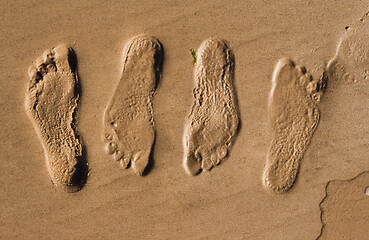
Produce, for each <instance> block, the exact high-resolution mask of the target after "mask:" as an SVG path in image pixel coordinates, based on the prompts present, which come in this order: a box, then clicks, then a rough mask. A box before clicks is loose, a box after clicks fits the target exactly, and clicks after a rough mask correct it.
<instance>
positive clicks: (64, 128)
mask: <svg viewBox="0 0 369 240" xmlns="http://www.w3.org/2000/svg"><path fill="white" fill-rule="evenodd" d="M29 77H30V79H29V82H28V89H27V93H26V102H25V107H26V111H27V113H28V116H29V118H30V119H31V121H32V123H33V125H34V127H35V129H36V131H37V134H38V137H39V138H40V140H41V143H42V146H43V148H44V151H45V157H46V165H47V168H48V171H49V174H50V176H51V179H52V181H53V183H54V184H55V185H56V186H60V187H62V188H64V189H65V190H66V191H69V192H73V191H77V190H79V189H80V188H81V187H82V186H83V185H84V183H85V181H86V178H87V163H86V162H85V160H84V159H83V158H82V152H83V151H82V145H81V142H80V140H79V139H78V137H77V136H76V130H75V125H74V121H75V112H76V109H77V105H78V99H79V87H78V75H77V58H76V55H75V53H74V51H73V50H72V49H71V48H67V47H66V46H63V45H61V46H58V47H56V48H53V49H51V50H50V51H46V52H45V53H44V55H43V57H41V58H40V59H38V60H37V61H36V66H32V67H31V68H30V69H29Z"/></svg>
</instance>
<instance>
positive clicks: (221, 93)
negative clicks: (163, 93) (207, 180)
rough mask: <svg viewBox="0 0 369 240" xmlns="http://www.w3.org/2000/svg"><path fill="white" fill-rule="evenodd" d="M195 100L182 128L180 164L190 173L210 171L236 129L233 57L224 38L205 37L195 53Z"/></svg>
mask: <svg viewBox="0 0 369 240" xmlns="http://www.w3.org/2000/svg"><path fill="white" fill-rule="evenodd" d="M196 57H197V59H196V62H195V64H196V67H195V72H194V78H195V80H196V87H195V88H194V90H193V93H194V97H195V99H196V100H195V103H194V105H193V107H192V110H191V113H190V120H189V123H188V126H186V130H185V150H184V152H185V157H184V162H183V166H184V168H185V170H186V172H187V173H188V174H190V175H196V174H198V173H200V172H201V171H203V170H205V171H207V170H210V169H211V168H212V167H213V166H215V165H218V164H219V163H220V162H221V161H222V160H223V159H224V158H225V157H226V156H227V154H228V149H229V148H230V146H231V144H232V143H233V140H234V138H235V135H236V131H237V128H238V122H239V117H238V108H237V104H236V102H237V99H236V95H235V89H234V86H233V75H234V56H233V53H232V52H231V50H230V49H229V46H228V44H227V43H226V42H225V41H224V40H215V39H208V40H206V41H204V42H203V43H202V44H201V46H200V48H199V50H198V53H196Z"/></svg>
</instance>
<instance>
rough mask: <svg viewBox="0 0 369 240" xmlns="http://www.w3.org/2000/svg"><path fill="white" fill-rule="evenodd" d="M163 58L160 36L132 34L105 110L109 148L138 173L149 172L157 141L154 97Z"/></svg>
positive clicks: (121, 163) (105, 137)
mask: <svg viewBox="0 0 369 240" xmlns="http://www.w3.org/2000/svg"><path fill="white" fill-rule="evenodd" d="M162 59H163V48H162V45H161V43H160V42H159V40H158V39H156V38H154V37H148V36H136V37H134V38H132V39H131V40H130V41H129V42H128V44H127V46H126V48H125V55H124V61H123V64H124V65H123V73H122V76H121V79H120V81H119V83H118V86H117V88H116V90H115V93H114V95H113V97H112V99H111V100H110V103H109V105H108V107H107V108H106V110H105V113H104V120H103V122H104V142H105V144H106V145H105V149H106V152H107V153H108V154H110V155H112V156H113V159H114V160H115V161H118V162H119V163H120V165H121V166H122V167H123V168H128V167H129V166H131V167H132V169H133V171H134V172H135V173H136V174H138V175H143V174H145V173H146V171H145V169H147V166H148V165H149V162H150V158H151V149H152V146H153V144H154V141H155V130H154V120H153V106H152V100H153V95H154V93H155V90H156V88H157V84H158V81H159V79H160V74H161V66H162Z"/></svg>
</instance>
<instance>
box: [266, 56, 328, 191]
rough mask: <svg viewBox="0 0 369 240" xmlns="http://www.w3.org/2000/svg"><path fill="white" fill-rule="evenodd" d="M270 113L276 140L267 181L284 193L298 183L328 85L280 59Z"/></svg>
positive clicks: (268, 165) (273, 189) (270, 150)
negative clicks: (300, 169) (319, 107)
mask: <svg viewBox="0 0 369 240" xmlns="http://www.w3.org/2000/svg"><path fill="white" fill-rule="evenodd" d="M272 84H273V86H272V90H271V92H270V96H269V105H268V114H269V122H270V125H271V129H272V132H273V140H272V143H271V146H270V149H269V152H268V156H267V162H266V166H265V169H264V175H263V182H264V185H265V187H266V188H268V189H270V190H272V191H274V192H278V193H282V192H285V191H287V190H289V189H290V188H291V187H292V185H293V183H294V182H295V179H296V176H297V173H298V171H299V166H300V162H301V159H302V157H303V154H304V152H305V150H306V147H307V146H308V144H309V143H310V140H311V137H312V135H313V133H314V131H315V129H316V127H317V125H318V122H319V109H318V104H319V102H320V98H321V96H322V93H323V91H324V89H325V86H326V77H325V75H323V76H322V77H321V79H319V80H318V81H316V80H313V79H312V77H311V75H308V74H307V73H306V70H305V68H304V67H300V66H295V64H294V63H293V62H292V61H291V60H289V59H281V60H279V62H278V64H277V66H276V68H275V70H274V74H273V80H272Z"/></svg>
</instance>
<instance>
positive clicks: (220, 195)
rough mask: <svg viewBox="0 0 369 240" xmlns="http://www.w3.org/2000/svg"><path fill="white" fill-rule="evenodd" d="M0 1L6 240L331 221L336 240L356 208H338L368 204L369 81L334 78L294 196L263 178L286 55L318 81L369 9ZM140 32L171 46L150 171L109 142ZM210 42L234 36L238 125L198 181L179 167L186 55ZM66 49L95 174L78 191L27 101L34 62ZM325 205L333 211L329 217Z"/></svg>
mask: <svg viewBox="0 0 369 240" xmlns="http://www.w3.org/2000/svg"><path fill="white" fill-rule="evenodd" d="M1 9H2V10H1V11H2V14H1V16H0V18H1V21H0V22H1V25H0V39H1V43H2V44H0V52H1V53H2V54H1V55H0V66H1V69H0V89H1V94H0V103H1V104H0V123H1V124H0V139H1V140H2V145H1V146H0V160H1V161H0V185H1V191H0V203H1V204H0V216H1V218H0V219H1V220H0V232H1V237H0V238H2V239H78V238H80V239H115V238H119V239H122V238H123V239H169V238H170V239H316V238H318V236H319V235H320V234H321V229H322V226H323V225H322V222H323V223H324V224H325V226H326V228H323V231H325V229H326V231H327V233H326V234H325V235H324V234H322V235H321V236H322V238H323V236H324V237H326V238H325V239H335V238H336V237H335V236H334V235H331V236H329V235H328V234H329V233H330V232H333V233H334V230H333V231H332V229H335V228H336V227H337V222H339V221H340V219H341V218H342V217H344V218H345V216H348V215H345V214H344V210H342V213H343V214H337V215H332V214H330V212H331V211H333V210H334V211H341V210H339V209H342V206H346V205H347V204H351V203H352V202H353V201H358V205H357V206H359V205H360V204H364V205H365V204H366V202H367V201H368V200H367V199H369V196H367V195H365V189H366V187H367V186H369V182H367V181H366V179H367V178H365V177H361V178H360V179H363V180H360V181H350V179H353V178H354V177H356V176H358V175H359V174H360V173H362V172H364V171H367V170H369V165H368V142H369V137H368V136H369V134H368V133H369V129H368V124H367V123H368V118H369V109H368V99H369V91H368V82H367V80H366V81H353V80H352V81H351V80H350V79H349V81H330V82H328V84H327V88H326V91H325V93H324V96H323V97H322V99H321V101H320V103H319V110H320V121H319V125H318V127H317V128H316V130H315V132H314V135H313V137H312V138H311V142H310V144H309V146H308V147H307V148H306V151H305V152H304V156H303V158H302V160H301V165H300V170H299V173H298V176H297V179H296V181H295V182H294V185H293V186H292V188H291V189H290V190H289V191H287V192H286V193H282V194H278V193H273V192H270V191H268V190H267V189H266V188H265V187H264V185H263V181H262V176H263V171H264V167H265V164H266V159H267V154H268V149H269V147H270V143H271V142H272V140H273V133H272V130H271V127H270V123H269V119H268V98H269V93H270V90H271V88H272V75H273V71H274V67H275V65H276V64H277V62H278V60H279V59H282V58H284V57H288V58H291V59H293V60H294V62H296V63H298V64H301V65H303V66H305V67H306V69H307V71H308V72H309V73H310V74H311V75H312V77H313V78H314V79H318V78H319V77H320V76H321V75H322V73H323V71H324V67H325V66H327V64H328V62H330V60H331V59H332V58H333V57H334V56H335V54H336V49H337V45H338V43H339V41H340V38H341V37H342V36H343V35H344V33H345V32H346V31H347V30H346V29H345V27H347V26H354V25H353V23H355V22H357V21H358V20H359V19H360V18H361V17H362V16H363V15H364V14H365V13H366V12H367V11H368V6H367V2H366V1H349V2H347V1H338V2H331V1H323V2H322V1H310V2H306V1H286V0H284V1H280V2H278V3H274V2H267V3H266V2H260V1H252V2H248V3H247V4H245V3H243V2H242V1H228V2H218V1H200V2H199V1H189V2H183V3H182V2H178V3H174V2H173V1H158V2H151V1H142V2H139V3H137V2H136V1H126V2H124V3H119V4H116V3H114V4H113V3H108V2H104V3H99V2H97V1H83V2H79V3H75V4H71V3H69V2H66V1H65V2H64V1H62V2H60V1H59V2H58V3H51V2H50V3H40V2H37V1H27V2H24V1H11V2H9V1H2V8H1ZM367 21H368V20H367ZM363 31H365V29H364V30H363ZM366 31H368V29H367V28H366ZM140 34H146V35H148V36H155V37H156V38H158V39H159V40H160V42H161V44H162V47H163V49H164V56H163V66H162V78H161V79H160V82H159V84H158V86H157V89H156V94H155V96H154V98H153V100H152V101H153V117H154V122H155V131H156V138H155V144H154V146H153V149H152V155H153V160H154V162H153V166H152V168H151V170H150V172H149V174H147V175H145V176H138V175H136V174H135V173H134V172H133V171H127V170H125V169H122V168H121V167H120V166H119V164H117V162H116V161H114V160H113V159H112V157H111V156H109V155H108V154H106V152H105V144H104V142H103V141H102V139H101V136H103V134H104V131H103V116H104V111H105V109H106V108H107V106H108V104H109V101H110V99H111V98H112V96H113V94H114V92H115V89H116V86H117V84H118V81H119V79H120V78H121V76H122V70H123V69H122V68H123V63H122V59H123V55H124V47H125V45H126V44H127V42H128V41H129V40H130V39H131V38H132V37H134V36H137V35H140ZM366 34H367V33H366ZM209 38H216V39H223V40H226V41H227V42H228V43H229V47H230V49H231V50H232V52H233V54H234V59H235V66H234V87H235V92H236V94H237V100H238V108H239V118H240V123H241V125H240V127H239V130H238V133H237V137H236V138H235V141H234V144H233V145H232V149H231V153H230V154H229V156H228V157H227V158H226V159H224V160H223V161H222V162H221V163H220V164H219V165H218V166H217V167H214V168H213V169H212V170H211V171H204V172H202V173H201V174H199V175H196V176H189V175H188V174H187V173H186V171H185V170H184V169H183V164H182V163H183V156H184V151H185V149H184V147H183V133H184V129H185V121H186V119H188V116H189V114H190V110H191V107H192V105H193V102H194V97H193V93H192V91H193V89H194V87H195V82H194V66H193V57H192V55H191V51H190V49H191V48H193V49H196V48H198V47H199V46H200V45H201V43H202V42H203V41H204V40H206V39H209ZM60 44H66V45H68V46H70V47H72V48H73V49H74V51H75V53H76V56H77V59H78V76H79V84H80V98H79V106H78V111H77V112H78V113H77V116H76V126H77V129H78V134H79V135H80V136H81V141H82V143H83V147H84V156H85V158H86V160H87V162H88V168H89V175H88V177H87V181H86V184H85V185H84V186H83V188H82V189H81V190H80V191H78V192H75V193H67V192H64V191H60V190H58V188H56V187H55V186H54V185H53V184H52V183H51V178H50V175H49V173H48V170H47V166H46V164H45V156H44V149H43V147H42V145H41V142H40V141H39V138H38V136H37V133H36V131H35V129H34V126H33V124H32V122H31V121H30V120H29V118H28V116H27V113H26V110H25V107H24V102H25V99H26V91H27V84H28V82H29V76H28V68H29V67H30V66H32V65H34V64H35V63H34V62H33V61H35V59H37V58H38V57H39V56H40V55H42V53H43V52H44V51H45V50H47V49H52V48H53V47H56V46H58V45H60ZM350 67H352V66H351V65H350ZM366 175H367V174H366ZM366 175H365V174H364V175H362V176H366ZM336 180H343V181H342V182H341V181H336ZM345 180H348V182H349V184H347V183H346V182H345ZM328 182H334V184H332V186H334V189H333V188H332V187H331V188H329V186H328V187H327V184H328ZM341 185H342V187H341ZM347 188H350V191H348V192H349V194H350V196H352V197H351V198H345V197H344V196H345V194H337V195H336V196H337V199H336V200H335V201H330V200H329V199H331V198H329V197H326V196H329V193H330V192H329V191H328V190H329V189H331V190H333V191H334V190H335V189H347ZM326 189H327V191H328V195H327V192H326ZM355 189H358V190H360V192H361V193H357V192H352V191H355ZM360 194H362V195H360ZM357 196H358V197H357ZM356 197H357V198H356ZM364 197H366V198H364ZM324 198H326V199H328V200H327V201H326V204H325V205H324V204H323V205H322V204H321V202H322V200H323V199H324ZM340 198H342V199H340ZM358 199H359V200H358ZM360 206H361V205H360ZM324 209H327V211H328V213H327V214H326V216H329V217H327V218H324V217H322V219H321V211H322V210H324ZM337 209H338V210H337ZM360 211H361V210H360V207H359V208H352V210H350V216H351V219H352V221H347V222H345V223H346V224H347V225H346V227H347V229H350V226H349V224H353V225H355V231H356V232H355V235H352V236H359V239H360V237H361V236H362V237H363V238H362V239H365V237H366V236H367V234H368V233H367V232H365V231H367V230H366V229H367V225H365V223H363V225H360V224H361V223H362V222H363V221H358V220H357V219H359V220H360V219H367V218H365V216H363V215H362V212H360ZM356 212H357V214H356ZM323 216H324V214H323ZM329 226H332V228H329ZM345 229H346V228H345ZM352 229H353V228H352ZM343 230H344V229H343ZM329 231H330V232H329ZM360 231H362V232H360ZM347 232H348V231H347ZM347 232H344V234H349V233H347ZM358 232H359V233H358ZM361 233H362V234H361ZM365 234H366V235H365Z"/></svg>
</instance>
